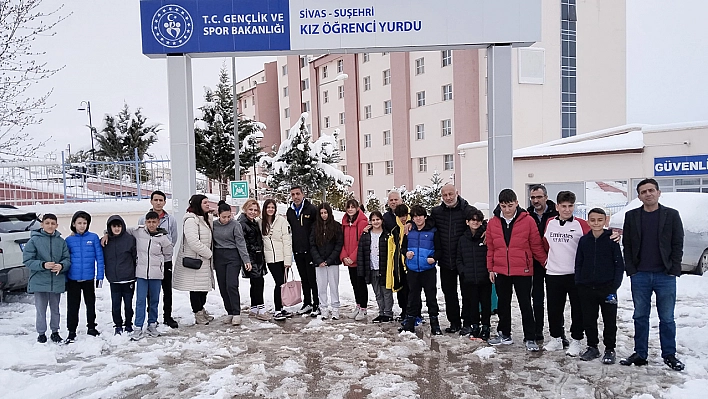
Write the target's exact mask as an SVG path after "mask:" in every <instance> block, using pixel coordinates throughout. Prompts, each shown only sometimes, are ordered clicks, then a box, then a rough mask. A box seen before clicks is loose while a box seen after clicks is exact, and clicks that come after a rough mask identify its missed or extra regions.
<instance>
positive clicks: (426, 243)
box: [401, 205, 442, 335]
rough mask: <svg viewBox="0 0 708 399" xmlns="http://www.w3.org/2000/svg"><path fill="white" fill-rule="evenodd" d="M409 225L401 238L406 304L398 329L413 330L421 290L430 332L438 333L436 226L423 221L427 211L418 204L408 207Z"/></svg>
mask: <svg viewBox="0 0 708 399" xmlns="http://www.w3.org/2000/svg"><path fill="white" fill-rule="evenodd" d="M410 215H411V217H412V218H413V226H412V227H411V230H410V231H409V232H408V235H407V236H404V238H403V245H402V249H403V250H402V251H401V252H405V254H406V269H407V274H406V278H407V280H408V305H407V307H406V318H405V319H404V320H403V327H402V328H401V330H402V331H409V332H414V331H415V322H416V318H418V317H422V315H421V310H422V307H423V304H422V302H421V298H420V295H421V290H423V291H425V303H426V305H427V306H428V314H429V315H430V335H442V330H440V321H439V320H438V314H439V312H440V308H439V306H438V301H437V298H436V296H437V287H436V282H437V276H436V274H437V270H436V268H435V264H436V259H435V250H436V248H440V241H439V240H440V237H439V235H438V234H437V229H436V228H435V227H432V226H431V225H430V224H429V223H427V221H426V219H427V218H428V214H427V212H426V211H425V208H423V207H422V206H420V205H414V206H413V207H411V212H410Z"/></svg>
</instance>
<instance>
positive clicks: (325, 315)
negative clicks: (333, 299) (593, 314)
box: [320, 309, 332, 320]
mask: <svg viewBox="0 0 708 399" xmlns="http://www.w3.org/2000/svg"><path fill="white" fill-rule="evenodd" d="M331 315H332V313H331V312H330V311H329V309H322V313H321V316H320V318H321V319H322V320H327V319H329V318H330V317H331Z"/></svg>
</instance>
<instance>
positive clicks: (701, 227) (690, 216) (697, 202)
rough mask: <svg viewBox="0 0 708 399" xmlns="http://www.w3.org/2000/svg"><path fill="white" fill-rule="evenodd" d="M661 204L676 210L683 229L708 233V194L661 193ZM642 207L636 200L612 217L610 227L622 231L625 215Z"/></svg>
mask: <svg viewBox="0 0 708 399" xmlns="http://www.w3.org/2000/svg"><path fill="white" fill-rule="evenodd" d="M659 203H660V204H662V205H665V206H668V207H669V208H674V209H676V210H677V211H678V212H679V214H680V215H681V221H682V222H683V228H684V229H685V230H687V231H691V232H694V233H702V232H707V231H708V212H706V209H708V194H706V193H661V197H660V198H659ZM640 206H642V202H641V201H640V200H639V198H635V199H633V200H632V202H630V203H629V204H627V206H626V207H625V208H624V209H622V210H621V211H620V212H617V213H615V214H614V215H612V218H611V219H610V227H614V228H618V229H621V228H622V227H623V226H624V214H625V213H626V212H627V211H629V210H631V209H635V208H639V207H640Z"/></svg>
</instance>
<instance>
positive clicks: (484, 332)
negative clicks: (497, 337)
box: [479, 325, 489, 341]
mask: <svg viewBox="0 0 708 399" xmlns="http://www.w3.org/2000/svg"><path fill="white" fill-rule="evenodd" d="M479 337H480V338H481V339H483V340H484V341H487V340H489V326H487V325H483V326H482V328H481V329H480V331H479Z"/></svg>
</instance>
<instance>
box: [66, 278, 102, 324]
mask: <svg viewBox="0 0 708 399" xmlns="http://www.w3.org/2000/svg"><path fill="white" fill-rule="evenodd" d="M82 293H83V294H84V305H85V306H86V327H87V328H94V327H96V288H95V286H94V280H86V281H75V280H69V279H67V280H66V328H67V329H68V330H69V332H73V333H75V332H76V328H77V327H78V326H79V308H80V307H81V294H82Z"/></svg>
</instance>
